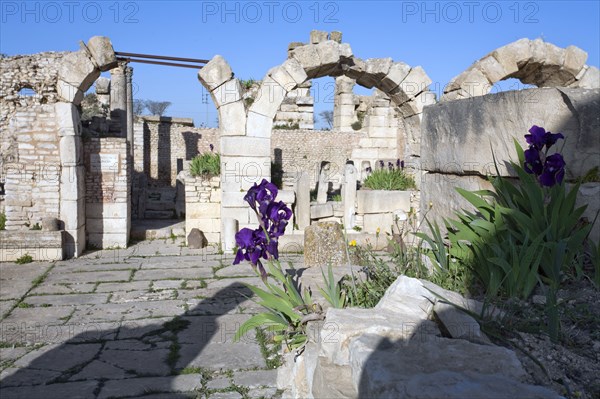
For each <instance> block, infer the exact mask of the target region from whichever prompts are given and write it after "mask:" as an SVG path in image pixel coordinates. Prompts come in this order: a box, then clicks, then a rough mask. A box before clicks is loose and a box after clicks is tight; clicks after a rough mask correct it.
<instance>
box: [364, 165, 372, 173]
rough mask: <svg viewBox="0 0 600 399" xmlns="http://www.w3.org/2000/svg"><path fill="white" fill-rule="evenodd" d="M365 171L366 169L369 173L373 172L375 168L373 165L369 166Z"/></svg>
mask: <svg viewBox="0 0 600 399" xmlns="http://www.w3.org/2000/svg"><path fill="white" fill-rule="evenodd" d="M365 171H366V172H367V173H371V172H372V171H373V169H371V167H370V166H367V169H365Z"/></svg>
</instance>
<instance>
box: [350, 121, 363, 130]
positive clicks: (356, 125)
mask: <svg viewBox="0 0 600 399" xmlns="http://www.w3.org/2000/svg"><path fill="white" fill-rule="evenodd" d="M350 127H352V130H360V129H362V123H360V122H359V121H356V122H354V123H353V124H351V125H350Z"/></svg>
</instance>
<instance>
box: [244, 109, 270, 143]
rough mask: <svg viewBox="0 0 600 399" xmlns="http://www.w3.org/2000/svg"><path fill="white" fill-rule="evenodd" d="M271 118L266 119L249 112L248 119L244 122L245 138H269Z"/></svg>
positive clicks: (266, 117) (263, 116)
mask: <svg viewBox="0 0 600 399" xmlns="http://www.w3.org/2000/svg"><path fill="white" fill-rule="evenodd" d="M273 116H274V115H273ZM273 116H271V117H268V116H265V115H262V114H259V113H256V112H252V111H249V112H248V118H247V121H246V136H248V137H265V138H266V137H271V129H272V128H273Z"/></svg>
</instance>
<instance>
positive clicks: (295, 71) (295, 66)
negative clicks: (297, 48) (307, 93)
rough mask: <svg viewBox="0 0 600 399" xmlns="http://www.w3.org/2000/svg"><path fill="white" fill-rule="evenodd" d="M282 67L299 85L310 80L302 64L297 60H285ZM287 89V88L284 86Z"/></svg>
mask: <svg viewBox="0 0 600 399" xmlns="http://www.w3.org/2000/svg"><path fill="white" fill-rule="evenodd" d="M281 66H282V67H283V68H284V69H285V70H286V71H287V73H288V74H289V75H290V76H291V77H292V79H294V81H295V82H296V83H297V84H300V83H303V82H304V81H306V79H308V76H307V75H306V72H305V71H304V68H303V66H302V64H300V62H299V61H298V60H297V59H295V58H289V59H287V60H285V62H284V63H283V64H281ZM284 87H285V86H284Z"/></svg>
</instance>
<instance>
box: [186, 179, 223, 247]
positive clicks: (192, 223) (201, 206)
mask: <svg viewBox="0 0 600 399" xmlns="http://www.w3.org/2000/svg"><path fill="white" fill-rule="evenodd" d="M185 211H186V212H185V235H186V237H187V236H188V234H189V233H190V231H191V230H192V229H194V228H197V229H199V230H201V231H202V232H203V233H204V236H205V237H206V239H207V240H208V242H209V243H210V244H218V243H220V242H221V241H220V240H221V179H220V177H218V176H216V177H212V178H211V177H202V176H198V177H193V176H191V175H189V174H186V176H185Z"/></svg>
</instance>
